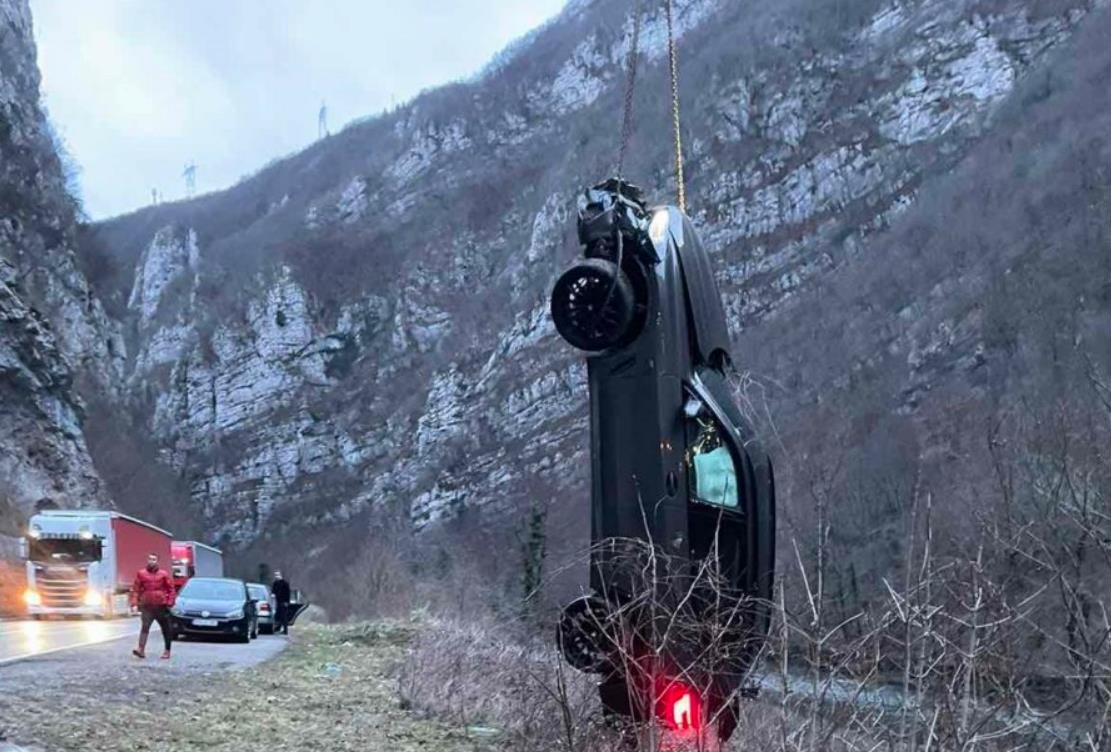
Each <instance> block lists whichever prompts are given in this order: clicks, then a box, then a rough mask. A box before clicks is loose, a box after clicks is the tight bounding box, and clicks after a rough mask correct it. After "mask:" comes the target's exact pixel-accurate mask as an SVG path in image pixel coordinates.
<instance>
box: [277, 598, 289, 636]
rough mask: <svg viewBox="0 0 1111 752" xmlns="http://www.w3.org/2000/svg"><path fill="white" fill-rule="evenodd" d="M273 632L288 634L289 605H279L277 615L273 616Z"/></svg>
mask: <svg viewBox="0 0 1111 752" xmlns="http://www.w3.org/2000/svg"><path fill="white" fill-rule="evenodd" d="M275 622H276V623H275V624H274V631H275V632H288V631H289V604H288V603H279V604H278V613H277V614H276V615H275Z"/></svg>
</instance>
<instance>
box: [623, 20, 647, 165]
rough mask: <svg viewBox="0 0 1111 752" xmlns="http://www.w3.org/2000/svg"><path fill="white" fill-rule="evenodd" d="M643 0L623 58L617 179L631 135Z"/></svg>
mask: <svg viewBox="0 0 1111 752" xmlns="http://www.w3.org/2000/svg"><path fill="white" fill-rule="evenodd" d="M643 5H644V0H637V2H636V6H635V8H634V9H633V38H632V46H631V47H630V48H629V54H628V55H627V56H626V58H625V109H624V111H623V113H622V115H621V145H620V146H619V147H618V150H617V179H618V181H619V183H618V184H619V185H620V180H621V175H622V174H623V172H624V170H625V153H626V152H627V151H628V150H629V141H630V140H631V139H632V137H633V94H634V93H635V91H636V83H637V63H638V62H639V61H638V56H639V54H640V19H641V16H642V15H643V13H642V7H643Z"/></svg>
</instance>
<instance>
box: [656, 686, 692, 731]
mask: <svg viewBox="0 0 1111 752" xmlns="http://www.w3.org/2000/svg"><path fill="white" fill-rule="evenodd" d="M701 711H702V708H701V702H700V701H699V698H698V695H697V694H695V692H694V691H693V690H691V689H690V688H688V687H685V686H683V685H682V684H674V685H672V686H671V687H669V688H668V689H667V691H665V692H664V695H663V697H662V698H661V699H660V706H659V715H660V717H661V720H663V722H664V723H666V724H667V725H668V727H670V728H672V729H674V730H676V731H688V730H694V731H697V730H698V728H699V725H700V724H701V722H702V721H701V717H700V716H701Z"/></svg>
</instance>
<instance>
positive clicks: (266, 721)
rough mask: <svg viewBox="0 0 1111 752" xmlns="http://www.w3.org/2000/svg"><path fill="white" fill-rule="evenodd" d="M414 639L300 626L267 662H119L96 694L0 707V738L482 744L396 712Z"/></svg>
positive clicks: (201, 745) (87, 745)
mask: <svg viewBox="0 0 1111 752" xmlns="http://www.w3.org/2000/svg"><path fill="white" fill-rule="evenodd" d="M414 634H415V632H414V627H413V626H411V625H403V624H399V623H376V624H357V625H345V626H319V625H312V626H306V627H302V628H298V629H296V630H294V636H293V639H292V641H291V643H292V644H291V645H290V647H289V648H288V649H287V650H286V651H285V652H284V653H282V654H281V655H280V656H278V657H277V658H275V659H274V660H272V661H270V662H268V663H265V664H262V665H260V666H257V667H254V668H251V669H247V670H240V671H231V672H226V673H214V674H213V673H205V674H199V675H185V676H179V675H172V676H171V675H169V674H167V672H166V671H165V670H162V669H163V668H164V666H160V665H157V664H149V662H148V665H140V664H137V663H135V662H127V661H126V660H124V657H123V656H120V657H119V661H118V663H119V664H120V666H119V667H118V668H117V669H115V671H117V672H121V671H126V672H127V677H126V678H125V677H119V680H118V681H117V680H116V679H114V678H113V679H112V680H111V681H110V683H111V686H110V687H102V688H101V689H102V690H103V691H95V688H90V687H84V688H80V687H66V688H64V689H62V688H56V690H57V696H55V697H53V698H45V697H39V696H35V697H32V696H30V694H29V693H17V694H18V695H20V696H14V697H5V698H4V699H2V700H0V741H3V740H4V739H5V737H6V738H7V740H8V741H11V742H15V743H17V744H19V743H23V744H28V745H30V748H31V749H44V750H50V752H71V751H72V752H77V751H79V750H80V751H84V750H99V751H102V752H113V751H118V752H132V751H134V750H159V752H177V751H179V750H180V751H181V752H185V751H186V750H198V749H205V750H225V749H226V750H233V749H234V750H240V749H243V748H244V745H246V746H247V747H250V748H253V747H255V746H256V745H257V746H258V748H260V749H263V748H264V749H268V750H274V751H275V752H281V751H283V750H290V751H292V750H297V751H298V752H303V751H305V750H328V751H329V752H332V751H333V750H335V751H340V752H342V751H343V750H352V751H354V750H359V751H360V752H362V751H364V750H381V751H382V752H387V751H389V752H395V751H396V752H407V751H411V750H436V751H437V752H455V751H457V750H458V751H462V750H468V751H471V750H481V749H484V748H486V747H487V742H488V739H487V738H486V737H484V736H483V735H482V732H481V731H478V732H476V731H473V730H472V731H468V729H466V728H465V727H462V726H457V725H454V726H453V725H451V724H448V723H442V722H439V721H436V720H431V719H428V718H424V717H421V716H420V715H419V714H417V713H414V712H412V711H410V710H406V709H404V708H403V707H402V705H401V703H400V702H399V700H398V694H397V680H396V676H397V669H398V667H399V666H400V664H401V662H402V660H403V659H404V657H405V653H406V646H407V645H408V644H409V642H410V641H411V639H412V638H413V635H414ZM229 649H234V648H231V647H230V646H229ZM112 657H113V659H114V658H115V655H114V654H113V656H112ZM108 670H109V671H111V670H112V669H108ZM102 679H104V680H105V681H107V680H108V677H107V676H106V675H105V676H103V677H102ZM90 690H93V691H90ZM63 705H64V707H65V710H64V711H63V710H61V708H62V707H63ZM51 706H52V707H53V708H54V710H52V711H50V712H43V708H44V707H51Z"/></svg>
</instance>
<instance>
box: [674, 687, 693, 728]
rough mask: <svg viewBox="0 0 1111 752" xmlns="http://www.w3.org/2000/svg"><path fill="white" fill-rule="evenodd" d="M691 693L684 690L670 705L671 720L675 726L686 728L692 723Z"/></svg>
mask: <svg viewBox="0 0 1111 752" xmlns="http://www.w3.org/2000/svg"><path fill="white" fill-rule="evenodd" d="M691 702H692V701H691V693H690V692H685V693H683V696H682V697H680V698H679V699H678V700H676V701H675V704H674V705H672V706H671V721H672V723H674V724H675V728H678V729H688V728H691V727H692V726H693V725H694V724H693V722H692V720H691V719H692V718H693V716H692V715H691Z"/></svg>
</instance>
